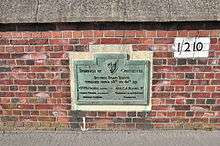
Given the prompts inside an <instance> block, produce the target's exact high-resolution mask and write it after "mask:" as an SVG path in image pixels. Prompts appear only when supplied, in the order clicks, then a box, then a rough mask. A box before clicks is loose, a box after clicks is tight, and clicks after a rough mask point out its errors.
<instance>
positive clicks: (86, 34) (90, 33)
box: [82, 30, 94, 37]
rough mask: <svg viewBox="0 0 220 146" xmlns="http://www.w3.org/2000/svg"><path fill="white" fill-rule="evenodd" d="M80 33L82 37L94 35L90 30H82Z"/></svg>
mask: <svg viewBox="0 0 220 146" xmlns="http://www.w3.org/2000/svg"><path fill="white" fill-rule="evenodd" d="M82 34H83V37H93V36H94V32H93V31H91V30H88V31H83V32H82Z"/></svg>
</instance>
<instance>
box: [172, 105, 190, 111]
mask: <svg viewBox="0 0 220 146" xmlns="http://www.w3.org/2000/svg"><path fill="white" fill-rule="evenodd" d="M173 107H174V109H175V110H190V105H173Z"/></svg>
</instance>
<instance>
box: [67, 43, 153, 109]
mask: <svg viewBox="0 0 220 146" xmlns="http://www.w3.org/2000/svg"><path fill="white" fill-rule="evenodd" d="M108 53H109V54H114V53H115V54H121V53H122V54H128V55H129V56H130V59H129V60H147V61H150V70H149V72H150V73H149V86H147V87H148V88H149V89H148V91H149V95H148V97H147V100H148V101H147V104H146V105H91V104H90V105H79V104H77V97H76V87H75V65H74V61H91V60H94V59H95V54H108ZM152 60H153V52H152V51H133V50H132V45H90V46H89V52H69V61H70V63H69V67H70V83H71V109H72V110H82V111H149V110H151V97H152V91H151V86H152V67H153V64H152V62H153V61H152Z"/></svg>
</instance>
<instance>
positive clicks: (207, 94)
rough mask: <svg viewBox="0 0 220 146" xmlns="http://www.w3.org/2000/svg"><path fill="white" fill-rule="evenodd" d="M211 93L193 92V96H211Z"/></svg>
mask: <svg viewBox="0 0 220 146" xmlns="http://www.w3.org/2000/svg"><path fill="white" fill-rule="evenodd" d="M210 97H211V95H210V93H192V98H210Z"/></svg>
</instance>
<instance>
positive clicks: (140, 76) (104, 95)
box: [74, 54, 150, 105]
mask: <svg viewBox="0 0 220 146" xmlns="http://www.w3.org/2000/svg"><path fill="white" fill-rule="evenodd" d="M74 65H75V78H76V82H75V87H76V89H75V90H76V91H75V93H76V97H77V104H80V105H89V104H90V105H91V104H92V105H147V104H148V99H149V86H150V83H149V81H150V79H149V78H150V61H147V60H129V56H128V55H127V54H96V55H95V59H94V60H92V61H75V62H74Z"/></svg>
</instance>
